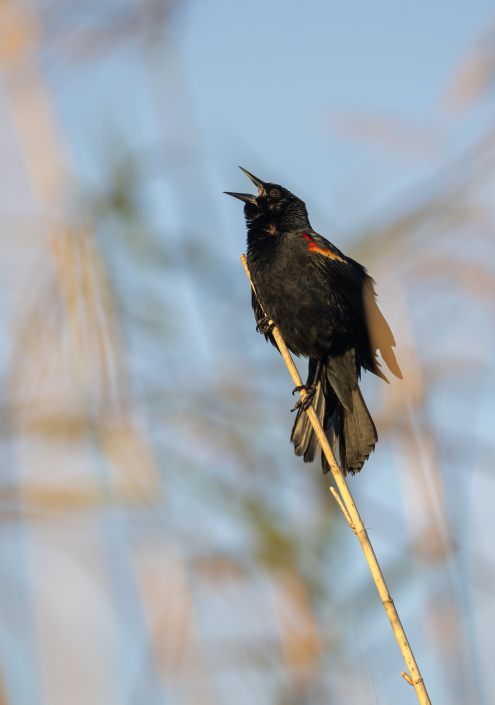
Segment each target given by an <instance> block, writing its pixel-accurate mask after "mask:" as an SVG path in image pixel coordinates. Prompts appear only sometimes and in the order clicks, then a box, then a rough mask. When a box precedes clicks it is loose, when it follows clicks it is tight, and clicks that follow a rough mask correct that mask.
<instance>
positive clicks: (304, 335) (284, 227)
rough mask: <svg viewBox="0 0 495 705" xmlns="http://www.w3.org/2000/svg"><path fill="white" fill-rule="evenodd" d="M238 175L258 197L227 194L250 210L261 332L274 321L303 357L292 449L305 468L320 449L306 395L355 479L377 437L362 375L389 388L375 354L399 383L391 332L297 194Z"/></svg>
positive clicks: (367, 280)
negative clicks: (304, 364) (305, 365)
mask: <svg viewBox="0 0 495 705" xmlns="http://www.w3.org/2000/svg"><path fill="white" fill-rule="evenodd" d="M240 168H241V169H242V167H240ZM242 171H244V173H245V174H247V176H249V178H250V179H251V181H252V182H253V183H254V184H255V185H256V186H257V187H258V196H252V195H250V194H246V193H231V192H228V191H226V192H225V193H228V195H229V196H235V198H239V199H240V200H241V201H244V202H245V204H246V205H245V206H244V215H245V217H246V222H247V229H248V237H247V242H248V250H247V261H248V266H249V271H250V274H251V278H252V280H253V283H254V286H255V288H256V292H257V295H258V299H259V301H258V300H257V299H256V296H255V295H254V294H253V296H252V306H253V310H254V315H255V318H256V321H257V324H258V329H259V330H260V332H261V333H264V334H265V338H266V339H267V340H270V341H271V342H272V343H273V345H275V340H274V339H273V336H272V335H271V330H272V329H271V328H270V326H269V325H268V321H269V320H272V321H273V322H274V323H275V324H276V325H277V326H278V328H279V330H280V333H281V334H282V336H283V338H284V340H285V342H286V344H287V347H288V348H289V349H290V350H291V351H292V352H293V353H294V354H295V355H297V356H300V355H302V356H304V357H308V358H309V369H308V381H307V383H306V385H304V388H305V389H306V390H307V391H308V397H307V398H306V400H305V403H302V402H301V401H299V402H298V403H297V404H296V407H295V408H298V412H297V418H296V420H295V423H294V428H293V430H292V436H291V441H292V443H293V444H294V446H295V453H296V455H303V456H304V461H305V462H311V461H313V460H314V459H315V457H316V454H317V452H318V448H319V442H318V439H317V438H316V435H315V433H314V431H313V428H312V426H311V423H310V422H309V419H308V416H307V414H306V411H305V409H306V408H307V406H308V404H309V403H310V402H309V400H310V399H311V401H312V403H313V406H314V408H315V411H316V413H317V415H318V418H319V420H320V423H321V425H322V426H323V429H324V430H325V433H326V435H327V437H328V439H329V441H330V446H331V447H332V448H333V450H334V452H335V448H336V446H337V442H338V445H339V460H340V465H341V467H342V470H343V472H344V473H345V474H347V472H350V473H352V474H354V473H355V472H359V471H360V470H361V468H362V467H363V464H364V461H365V460H366V459H367V458H368V456H369V454H370V453H371V451H372V450H374V448H375V443H376V441H377V440H378V435H377V433H376V428H375V424H374V423H373V419H372V418H371V416H370V413H369V411H368V409H367V407H366V404H365V402H364V399H363V396H362V394H361V390H360V389H359V384H358V379H359V378H360V377H361V369H365V370H369V371H370V372H373V373H374V374H376V375H378V376H379V377H381V378H382V379H384V380H385V381H386V382H388V380H387V378H386V377H385V376H384V374H383V372H382V371H381V370H380V365H379V363H378V361H377V359H376V351H377V350H380V353H381V355H382V358H383V360H384V361H385V362H386V364H387V365H388V367H389V369H390V371H391V372H392V373H393V374H394V375H396V376H397V377H399V378H400V379H402V374H401V371H400V369H399V365H398V364H397V360H396V359H395V355H394V351H393V350H392V347H394V346H395V340H394V336H393V335H392V332H391V330H390V328H389V326H388V324H387V322H386V321H385V319H384V317H383V315H382V313H381V312H380V310H379V308H378V306H377V304H376V300H375V297H376V294H375V291H374V288H373V284H374V282H373V279H371V277H370V276H369V275H368V274H367V272H366V269H365V268H364V267H363V266H362V265H360V264H359V263H358V262H355V261H354V260H352V259H351V258H350V257H346V256H345V255H344V254H343V253H342V252H341V251H340V250H338V249H337V248H336V247H335V245H332V243H331V242H329V241H328V240H326V239H325V238H324V237H322V236H321V235H318V233H316V232H315V231H314V230H313V228H312V227H311V225H310V223H309V218H308V212H307V210H306V205H305V204H304V202H303V201H301V199H300V198H297V196H294V194H292V193H291V192H290V191H288V190H287V189H286V188H284V187H283V186H279V185H278V184H272V183H265V182H264V181H261V180H260V179H257V178H256V177H254V176H253V175H252V174H250V173H249V172H248V171H246V170H245V169H242ZM260 304H261V307H262V308H261V307H260ZM296 389H297V388H296ZM294 391H296V390H294ZM322 467H323V472H327V471H328V470H329V467H328V463H327V461H326V459H325V458H324V456H323V454H322Z"/></svg>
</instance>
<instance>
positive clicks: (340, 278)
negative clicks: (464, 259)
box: [309, 232, 402, 381]
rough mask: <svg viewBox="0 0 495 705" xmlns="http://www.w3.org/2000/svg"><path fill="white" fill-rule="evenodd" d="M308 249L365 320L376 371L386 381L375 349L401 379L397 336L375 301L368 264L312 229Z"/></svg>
mask: <svg viewBox="0 0 495 705" xmlns="http://www.w3.org/2000/svg"><path fill="white" fill-rule="evenodd" d="M311 241H312V243H314V245H313V244H311V243H310V245H309V249H310V251H311V252H312V254H313V255H314V257H315V259H314V262H315V264H316V266H318V267H319V268H320V269H323V271H324V272H325V274H326V275H327V276H328V278H329V280H330V281H331V282H332V283H334V284H335V285H336V286H337V287H338V288H339V291H340V292H341V293H342V294H343V295H344V296H345V298H346V299H347V301H348V302H349V303H350V304H351V306H352V307H353V309H354V310H355V311H356V313H357V314H358V316H359V318H360V319H361V320H362V321H363V322H364V323H365V325H366V327H367V331H368V336H369V347H370V353H371V359H372V364H373V367H374V369H372V370H371V371H373V372H375V374H377V375H378V376H379V377H382V378H383V379H385V380H386V381H388V380H387V379H386V377H385V376H384V374H383V373H382V372H381V371H380V369H379V363H378V361H377V360H376V354H375V351H376V350H380V353H381V355H382V358H383V360H384V361H385V363H386V364H387V366H388V368H389V369H390V371H391V372H392V373H393V374H394V375H395V376H396V377H398V378H399V379H402V373H401V371H400V367H399V365H398V363H397V360H396V358H395V353H394V351H393V348H394V347H395V339H394V336H393V334H392V331H391V330H390V327H389V325H388V323H387V321H386V320H385V318H384V316H383V314H382V312H381V311H380V309H379V308H378V304H377V303H376V292H375V289H374V281H373V279H372V278H371V277H370V276H369V274H368V273H367V271H366V269H365V267H363V266H362V265H361V264H359V262H356V261H355V260H353V259H351V258H350V257H346V256H345V255H344V254H343V253H342V252H341V251H340V250H339V249H338V248H336V247H335V246H334V245H332V243H331V242H329V241H328V240H327V239H326V238H324V237H322V236H321V235H318V234H317V233H314V232H312V233H311Z"/></svg>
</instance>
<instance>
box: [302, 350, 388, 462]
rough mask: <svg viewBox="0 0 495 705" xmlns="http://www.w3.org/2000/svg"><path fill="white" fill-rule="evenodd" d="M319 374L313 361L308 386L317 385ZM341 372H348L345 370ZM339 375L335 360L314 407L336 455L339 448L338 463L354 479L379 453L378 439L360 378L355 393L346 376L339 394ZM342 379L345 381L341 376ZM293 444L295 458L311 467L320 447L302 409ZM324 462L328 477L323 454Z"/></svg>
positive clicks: (324, 372)
mask: <svg viewBox="0 0 495 705" xmlns="http://www.w3.org/2000/svg"><path fill="white" fill-rule="evenodd" d="M337 364H338V363H337ZM343 367H345V368H347V367H348V362H345V361H344V362H343ZM315 370H316V363H315V362H314V361H312V360H310V365H309V374H308V381H307V384H308V385H310V384H311V383H312V382H313V379H314V374H315ZM340 371H342V372H343V371H344V370H343V369H342V368H341V370H340ZM345 371H346V372H347V371H348V370H347V369H346V370H345ZM337 372H338V370H337V369H336V361H335V359H333V360H331V361H328V364H327V363H325V364H323V365H322V368H321V372H320V379H319V381H318V385H317V390H316V394H315V396H314V398H313V407H314V409H315V411H316V415H317V417H318V420H319V422H320V424H321V425H322V427H323V430H324V431H325V435H326V436H327V439H328V442H329V444H330V447H331V449H332V451H333V453H334V455H335V454H336V451H337V447H338V460H339V462H340V466H341V468H342V471H343V473H344V475H347V473H348V472H350V473H351V474H352V475H354V473H356V472H359V471H360V470H361V468H362V467H363V465H364V463H365V461H366V460H367V458H368V457H369V455H370V453H371V452H372V451H373V450H374V449H375V443H376V442H377V440H378V435H377V432H376V428H375V424H374V423H373V419H372V418H371V415H370V413H369V411H368V408H367V406H366V403H365V401H364V399H363V395H362V394H361V390H360V389H359V385H358V383H357V377H354V381H353V382H352V387H353V388H352V389H351V388H350V386H349V385H348V384H346V383H345V382H346V381H350V380H346V379H345V378H346V377H347V375H345V374H344V375H343V376H344V383H342V381H339V385H338V390H336V389H334V386H333V382H334V380H335V378H336V376H337V375H336V373H337ZM338 377H339V380H342V376H341V375H340V374H339V375H338ZM343 401H344V402H345V406H344V404H343V403H342V402H343ZM291 441H292V443H293V444H294V452H295V454H296V455H299V456H303V457H304V462H305V463H311V462H312V461H313V460H314V459H315V458H316V455H317V453H318V449H319V447H320V443H319V441H318V439H317V437H316V434H315V433H314V431H313V427H312V425H311V422H310V420H309V418H308V415H307V413H306V412H305V411H301V409H299V411H298V413H297V417H296V420H295V423H294V427H293V429H292V435H291ZM321 461H322V470H323V472H324V473H327V472H328V471H329V470H330V466H329V464H328V461H327V460H326V458H325V456H324V454H323V453H322V454H321Z"/></svg>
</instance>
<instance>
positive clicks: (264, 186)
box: [224, 166, 309, 235]
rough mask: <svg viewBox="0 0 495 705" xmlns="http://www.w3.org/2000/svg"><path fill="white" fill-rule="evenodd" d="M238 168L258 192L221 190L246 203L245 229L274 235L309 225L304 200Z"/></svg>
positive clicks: (277, 185)
mask: <svg viewBox="0 0 495 705" xmlns="http://www.w3.org/2000/svg"><path fill="white" fill-rule="evenodd" d="M239 169H242V171H243V172H244V173H245V174H246V176H248V177H249V178H250V179H251V181H252V182H253V184H255V186H256V187H257V188H258V195H257V196H253V195H252V194H250V193H232V192H231V191H224V193H226V194H227V195H228V196H234V198H238V199H239V200H240V201H244V203H245V204H246V205H245V206H244V215H245V217H246V221H247V224H248V228H250V227H256V228H261V229H263V230H265V231H266V232H268V233H269V234H272V235H276V234H278V233H280V232H283V231H286V230H294V229H297V228H305V227H308V226H309V220H308V212H307V210H306V205H305V203H304V201H301V199H300V198H298V197H297V196H294V194H293V193H291V192H290V191H289V190H288V189H286V188H284V187H283V186H280V185H279V184H272V183H267V182H265V181H261V180H260V179H257V178H256V176H253V175H252V174H250V173H249V171H246V169H243V168H242V166H241V167H239Z"/></svg>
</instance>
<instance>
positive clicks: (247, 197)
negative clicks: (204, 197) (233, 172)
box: [224, 166, 265, 205]
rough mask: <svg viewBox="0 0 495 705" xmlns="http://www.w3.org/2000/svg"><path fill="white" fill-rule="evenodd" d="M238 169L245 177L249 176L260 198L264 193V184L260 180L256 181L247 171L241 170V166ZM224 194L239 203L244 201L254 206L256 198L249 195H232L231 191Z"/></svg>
mask: <svg viewBox="0 0 495 705" xmlns="http://www.w3.org/2000/svg"><path fill="white" fill-rule="evenodd" d="M239 169H241V170H242V171H243V172H244V173H245V174H246V176H249V178H250V179H251V181H252V182H253V184H254V185H255V186H257V187H258V196H262V195H263V194H264V193H265V182H264V181H261V180H260V179H257V178H256V176H253V175H252V174H250V173H249V171H246V169H243V168H242V166H240V167H239ZM224 193H226V194H227V196H233V197H234V198H238V199H239V200H240V201H244V202H245V203H254V204H255V205H256V199H257V197H258V196H252V195H251V194H250V193H232V192H231V191H224Z"/></svg>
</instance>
